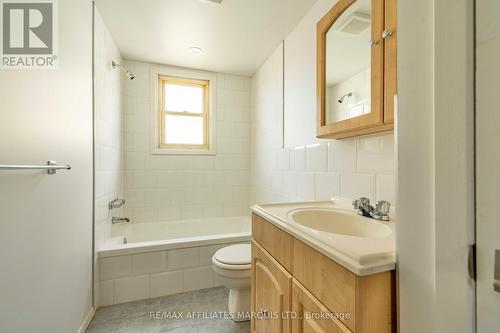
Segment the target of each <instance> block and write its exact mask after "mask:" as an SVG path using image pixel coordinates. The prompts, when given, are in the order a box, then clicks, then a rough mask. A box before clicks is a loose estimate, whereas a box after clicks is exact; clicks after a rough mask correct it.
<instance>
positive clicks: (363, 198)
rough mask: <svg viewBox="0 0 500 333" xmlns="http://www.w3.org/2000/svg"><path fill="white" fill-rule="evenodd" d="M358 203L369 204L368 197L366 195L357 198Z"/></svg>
mask: <svg viewBox="0 0 500 333" xmlns="http://www.w3.org/2000/svg"><path fill="white" fill-rule="evenodd" d="M359 203H360V204H361V205H366V206H367V205H369V204H370V199H369V198H367V197H361V198H359Z"/></svg>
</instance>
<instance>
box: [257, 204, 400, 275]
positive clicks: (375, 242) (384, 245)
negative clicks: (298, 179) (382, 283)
mask: <svg viewBox="0 0 500 333" xmlns="http://www.w3.org/2000/svg"><path fill="white" fill-rule="evenodd" d="M311 208H319V209H339V210H342V211H344V212H348V213H352V214H354V215H356V212H355V211H354V209H353V208H352V206H351V205H350V202H348V201H345V200H344V201H343V200H332V201H316V202H300V203H280V204H263V205H254V206H253V207H252V211H253V212H254V213H255V214H257V215H259V216H261V217H262V218H264V219H266V220H268V221H269V222H271V223H272V224H273V225H275V226H277V227H278V228H280V229H282V230H284V231H285V232H287V233H289V234H290V235H292V236H294V237H295V238H297V239H299V240H301V241H303V242H304V243H306V244H307V245H309V246H311V247H312V248H314V249H316V250H317V251H319V252H320V253H322V254H324V255H325V256H327V257H329V258H330V259H332V260H334V261H335V262H337V263H338V264H340V265H342V266H343V267H345V268H347V269H348V270H349V271H351V272H353V273H354V274H356V275H359V276H365V275H371V274H375V273H380V272H385V271H390V270H393V269H395V267H396V241H395V239H396V237H395V236H396V235H395V233H396V227H395V223H394V220H391V221H390V222H382V221H377V220H373V219H370V218H367V217H360V218H361V219H366V222H367V223H381V224H384V225H387V226H389V227H390V228H391V229H392V233H391V234H390V235H388V236H384V237H356V236H349V235H342V234H336V233H330V232H324V231H318V230H314V229H310V228H307V227H305V226H302V225H300V224H298V223H296V222H294V221H293V220H292V219H291V218H290V214H291V213H292V212H293V211H296V210H299V209H311Z"/></svg>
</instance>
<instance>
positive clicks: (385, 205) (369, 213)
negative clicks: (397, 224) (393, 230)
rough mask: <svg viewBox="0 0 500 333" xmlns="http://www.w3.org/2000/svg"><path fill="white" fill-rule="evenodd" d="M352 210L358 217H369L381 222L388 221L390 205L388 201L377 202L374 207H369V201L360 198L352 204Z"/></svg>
mask: <svg viewBox="0 0 500 333" xmlns="http://www.w3.org/2000/svg"><path fill="white" fill-rule="evenodd" d="M352 205H353V207H354V209H356V210H357V211H358V214H359V215H362V216H366V217H371V218H373V219H377V220H381V221H389V210H390V208H391V203H390V202H389V201H384V200H381V201H377V203H376V204H375V207H373V206H372V205H370V199H368V198H365V197H362V198H359V199H356V200H354V201H353V202H352Z"/></svg>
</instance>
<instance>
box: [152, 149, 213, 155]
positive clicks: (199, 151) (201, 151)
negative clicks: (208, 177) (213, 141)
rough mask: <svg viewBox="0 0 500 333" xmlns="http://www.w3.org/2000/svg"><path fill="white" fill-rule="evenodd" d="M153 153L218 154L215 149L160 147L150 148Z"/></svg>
mask: <svg viewBox="0 0 500 333" xmlns="http://www.w3.org/2000/svg"><path fill="white" fill-rule="evenodd" d="M150 154H151V155H209V156H210V155H212V156H213V155H217V151H216V150H215V149H160V148H153V149H151V150H150Z"/></svg>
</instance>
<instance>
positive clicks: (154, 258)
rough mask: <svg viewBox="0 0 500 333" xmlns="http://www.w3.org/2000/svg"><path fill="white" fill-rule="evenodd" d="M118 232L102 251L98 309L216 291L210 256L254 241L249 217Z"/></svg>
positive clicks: (143, 225) (118, 228)
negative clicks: (163, 297)
mask: <svg viewBox="0 0 500 333" xmlns="http://www.w3.org/2000/svg"><path fill="white" fill-rule="evenodd" d="M115 227H116V228H114V231H113V232H114V234H113V237H112V238H111V239H110V240H109V241H108V242H107V243H106V244H105V246H104V247H103V248H101V249H100V250H99V251H98V262H99V263H98V274H99V286H98V289H99V305H100V306H104V305H112V304H118V303H123V302H129V301H135V300H139V299H147V298H154V297H160V296H166V295H171V294H175V293H179V292H184V291H191V290H196V289H203V288H210V287H213V286H217V285H219V284H218V282H217V281H216V279H215V275H214V273H213V271H212V263H211V257H212V255H213V254H214V253H215V251H217V250H218V249H220V248H222V247H224V246H227V245H228V244H234V243H245V242H249V241H250V236H251V231H250V229H251V219H250V217H249V216H240V217H223V218H211V219H199V220H187V221H176V222H155V223H136V224H127V225H119V226H115ZM124 239H126V240H127V244H124Z"/></svg>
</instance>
